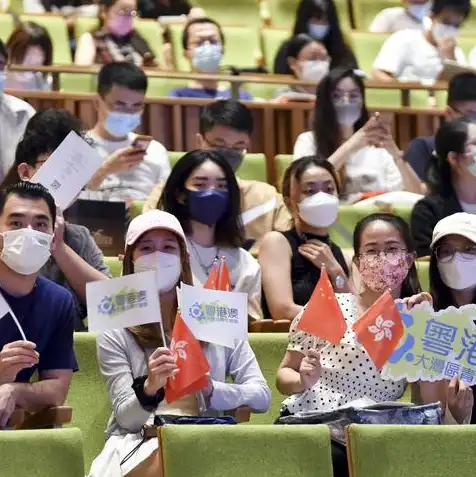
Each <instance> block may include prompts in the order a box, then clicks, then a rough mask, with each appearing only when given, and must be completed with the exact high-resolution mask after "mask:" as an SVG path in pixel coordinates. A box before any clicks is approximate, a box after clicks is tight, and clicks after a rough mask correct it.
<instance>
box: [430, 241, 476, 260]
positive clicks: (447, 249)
mask: <svg viewBox="0 0 476 477" xmlns="http://www.w3.org/2000/svg"><path fill="white" fill-rule="evenodd" d="M457 253H458V255H459V256H460V257H461V258H462V259H463V260H468V261H469V260H474V259H475V258H476V245H466V246H464V247H458V248H457V247H453V246H452V245H440V246H439V247H436V248H435V255H436V259H437V260H438V262H440V263H448V262H451V261H452V260H453V258H454V257H455V255H456V254H457Z"/></svg>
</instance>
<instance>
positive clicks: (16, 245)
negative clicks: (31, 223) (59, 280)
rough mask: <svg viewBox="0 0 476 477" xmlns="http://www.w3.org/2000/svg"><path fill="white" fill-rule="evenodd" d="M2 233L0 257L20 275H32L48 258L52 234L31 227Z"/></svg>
mask: <svg viewBox="0 0 476 477" xmlns="http://www.w3.org/2000/svg"><path fill="white" fill-rule="evenodd" d="M2 235H3V250H2V253H1V255H0V259H1V260H2V261H3V262H4V263H5V264H6V265H7V266H8V267H9V268H11V269H12V270H13V271H15V272H17V273H20V274H21V275H33V274H34V273H36V272H38V271H39V270H40V268H41V267H42V266H43V265H44V264H45V263H46V262H47V261H48V259H49V258H50V255H51V251H50V248H51V242H52V241H53V235H50V234H45V233H43V232H38V231H37V230H33V229H18V230H10V231H7V232H3V234H2Z"/></svg>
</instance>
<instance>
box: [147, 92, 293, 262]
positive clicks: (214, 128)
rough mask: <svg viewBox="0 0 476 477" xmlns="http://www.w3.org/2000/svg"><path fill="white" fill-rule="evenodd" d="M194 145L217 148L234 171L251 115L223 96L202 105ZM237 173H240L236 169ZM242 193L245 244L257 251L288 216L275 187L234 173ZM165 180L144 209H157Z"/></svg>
mask: <svg viewBox="0 0 476 477" xmlns="http://www.w3.org/2000/svg"><path fill="white" fill-rule="evenodd" d="M199 131H200V132H199V133H198V134H197V138H196V147H197V149H204V150H217V151H219V152H222V153H223V156H224V158H225V159H226V160H227V161H228V164H229V165H230V167H231V168H232V169H233V171H234V172H235V174H236V173H237V170H238V169H239V167H240V165H241V164H242V162H243V160H246V159H244V157H246V151H247V150H248V149H249V148H250V144H251V134H252V133H253V116H252V115H251V112H250V110H249V109H248V108H247V107H246V106H245V105H244V104H242V103H239V102H237V101H232V100H230V99H223V100H219V101H216V102H214V103H211V104H207V105H206V106H204V107H203V108H202V111H201V113H200V120H199ZM238 174H239V173H238ZM236 180H237V182H238V187H239V188H240V196H241V220H242V222H243V224H244V226H245V239H246V242H245V245H244V248H246V249H247V250H249V249H250V248H251V253H252V254H253V255H256V254H257V253H258V248H259V241H260V239H261V238H263V236H264V235H265V234H266V232H270V231H271V230H282V231H285V230H287V229H288V228H289V224H290V223H291V216H290V215H289V212H288V210H287V208H286V206H285V205H284V202H283V198H282V196H281V194H279V193H278V192H277V190H276V188H275V187H273V186H272V185H270V184H267V183H265V182H260V181H252V180H243V179H240V178H238V177H237V179H236ZM163 188H164V184H158V185H157V187H156V188H155V189H154V190H153V192H152V194H151V195H150V196H149V198H148V199H147V201H146V203H145V204H144V209H143V211H144V212H146V211H148V210H152V209H156V208H157V203H158V202H159V199H160V196H161V194H162V190H163Z"/></svg>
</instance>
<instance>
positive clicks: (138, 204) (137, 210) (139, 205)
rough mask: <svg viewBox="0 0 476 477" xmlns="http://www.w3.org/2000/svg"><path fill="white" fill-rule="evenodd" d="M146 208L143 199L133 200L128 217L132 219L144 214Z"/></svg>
mask: <svg viewBox="0 0 476 477" xmlns="http://www.w3.org/2000/svg"><path fill="white" fill-rule="evenodd" d="M143 208H144V201H143V200H133V201H132V202H131V203H130V204H129V207H128V217H129V218H130V219H131V220H132V219H133V218H134V217H137V216H138V215H140V214H142V209H143Z"/></svg>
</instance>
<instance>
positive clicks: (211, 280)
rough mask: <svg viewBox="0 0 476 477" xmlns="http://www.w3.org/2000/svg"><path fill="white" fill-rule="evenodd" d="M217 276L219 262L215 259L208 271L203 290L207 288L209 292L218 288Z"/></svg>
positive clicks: (218, 273)
mask: <svg viewBox="0 0 476 477" xmlns="http://www.w3.org/2000/svg"><path fill="white" fill-rule="evenodd" d="M219 275H220V262H219V261H218V258H215V261H214V262H213V265H212V269H211V270H210V273H209V275H208V278H207V281H206V282H205V285H203V288H208V289H209V290H216V289H217V287H218V277H219Z"/></svg>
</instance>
